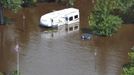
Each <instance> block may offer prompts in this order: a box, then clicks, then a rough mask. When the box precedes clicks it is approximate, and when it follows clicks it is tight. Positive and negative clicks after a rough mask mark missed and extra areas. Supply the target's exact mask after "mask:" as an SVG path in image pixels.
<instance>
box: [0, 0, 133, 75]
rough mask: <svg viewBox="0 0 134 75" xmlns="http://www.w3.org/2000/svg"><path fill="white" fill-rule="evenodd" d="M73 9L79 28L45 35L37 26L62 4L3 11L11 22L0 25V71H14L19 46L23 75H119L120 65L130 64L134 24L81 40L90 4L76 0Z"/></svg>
mask: <svg viewBox="0 0 134 75" xmlns="http://www.w3.org/2000/svg"><path fill="white" fill-rule="evenodd" d="M76 7H77V8H79V9H80V15H81V16H80V20H81V21H80V29H79V30H76V31H73V32H64V31H60V30H59V31H55V32H47V33H46V29H45V28H41V27H40V26H39V19H40V16H41V15H43V14H45V13H47V12H50V11H53V10H58V9H62V8H65V6H64V4H59V5H58V4H55V3H49V4H47V3H44V4H38V5H37V7H30V8H24V9H22V10H20V11H19V12H18V13H17V14H14V13H12V12H11V11H9V10H5V15H7V16H9V18H11V19H13V20H14V23H12V24H9V25H6V26H0V71H2V72H11V71H13V70H15V69H16V55H17V52H16V51H15V50H14V48H15V46H16V44H17V43H18V44H19V46H20V48H19V51H20V64H19V66H20V72H21V74H22V75H120V74H121V71H122V70H121V69H122V65H123V64H125V63H127V62H128V61H129V60H128V56H127V52H128V51H129V49H130V48H131V47H132V46H134V24H127V25H123V27H122V28H121V29H120V30H119V31H118V32H117V33H116V34H114V35H113V36H112V37H99V36H94V37H93V38H92V39H91V40H90V41H83V40H81V39H80V35H81V34H82V33H83V32H87V30H88V20H87V18H88V17H87V16H88V15H89V12H90V11H89V9H91V7H92V3H91V2H89V0H79V1H77V3H76ZM62 32H63V33H62ZM47 36H48V37H47Z"/></svg>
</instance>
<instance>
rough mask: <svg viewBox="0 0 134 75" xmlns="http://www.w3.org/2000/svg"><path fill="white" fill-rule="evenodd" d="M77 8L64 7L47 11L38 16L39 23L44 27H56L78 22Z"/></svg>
mask: <svg viewBox="0 0 134 75" xmlns="http://www.w3.org/2000/svg"><path fill="white" fill-rule="evenodd" d="M79 17H80V16H79V10H78V9H76V8H66V9H62V10H58V11H53V12H50V13H47V14H45V15H43V16H41V18H40V25H41V26H46V27H57V26H61V25H65V24H72V23H76V22H79Z"/></svg>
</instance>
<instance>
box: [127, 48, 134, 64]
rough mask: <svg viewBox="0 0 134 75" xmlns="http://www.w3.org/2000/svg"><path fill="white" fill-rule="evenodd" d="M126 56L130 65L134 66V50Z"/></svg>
mask: <svg viewBox="0 0 134 75" xmlns="http://www.w3.org/2000/svg"><path fill="white" fill-rule="evenodd" d="M128 56H129V57H130V60H131V63H133V64H134V50H133V49H132V50H131V51H130V52H129V53H128Z"/></svg>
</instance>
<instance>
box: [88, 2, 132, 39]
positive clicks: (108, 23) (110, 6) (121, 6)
mask: <svg viewBox="0 0 134 75" xmlns="http://www.w3.org/2000/svg"><path fill="white" fill-rule="evenodd" d="M133 4H134V0H129V1H127V0H96V5H95V7H94V10H93V11H92V12H91V14H90V16H89V25H90V26H91V29H92V30H93V32H94V33H95V34H98V35H103V36H111V35H112V33H114V32H116V31H117V30H118V29H119V28H120V27H121V24H122V19H121V18H120V17H118V16H115V15H113V14H111V13H112V12H114V11H115V10H121V11H123V12H126V11H127V9H128V8H129V7H131V6H132V5H133Z"/></svg>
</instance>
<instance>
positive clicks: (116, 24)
mask: <svg viewBox="0 0 134 75" xmlns="http://www.w3.org/2000/svg"><path fill="white" fill-rule="evenodd" d="M121 23H122V20H121V18H119V17H118V16H113V15H110V14H109V15H105V14H100V13H99V12H96V14H92V15H91V16H90V21H89V24H90V26H91V29H92V30H93V32H94V33H95V34H97V35H103V36H111V35H112V33H114V32H116V31H117V30H118V29H119V28H120V27H121Z"/></svg>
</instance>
